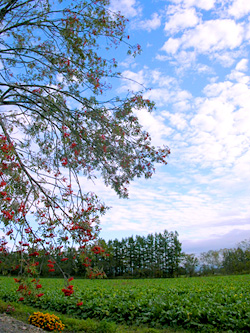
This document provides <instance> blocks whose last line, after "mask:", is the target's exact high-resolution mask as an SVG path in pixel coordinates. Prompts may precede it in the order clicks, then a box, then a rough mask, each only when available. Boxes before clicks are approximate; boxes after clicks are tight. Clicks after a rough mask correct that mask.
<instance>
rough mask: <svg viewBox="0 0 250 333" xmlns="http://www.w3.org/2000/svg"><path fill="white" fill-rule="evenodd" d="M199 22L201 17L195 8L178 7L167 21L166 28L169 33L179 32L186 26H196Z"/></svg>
mask: <svg viewBox="0 0 250 333" xmlns="http://www.w3.org/2000/svg"><path fill="white" fill-rule="evenodd" d="M198 23H199V18H198V16H197V13H196V11H195V9H194V8H186V9H179V8H178V10H177V11H176V12H175V13H174V14H173V15H171V16H170V18H169V20H168V22H166V24H165V28H164V30H165V31H166V32H167V33H177V32H179V31H180V30H183V29H185V28H190V27H195V26H196V25H197V24H198Z"/></svg>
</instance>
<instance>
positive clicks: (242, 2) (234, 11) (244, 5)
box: [228, 0, 250, 19]
mask: <svg viewBox="0 0 250 333" xmlns="http://www.w3.org/2000/svg"><path fill="white" fill-rule="evenodd" d="M228 13H229V14H230V15H232V16H233V17H235V18H237V19H239V18H241V17H243V16H245V15H247V14H249V13H250V1H246V0H234V1H233V3H232V5H231V6H230V7H229V9H228Z"/></svg>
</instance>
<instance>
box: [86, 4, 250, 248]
mask: <svg viewBox="0 0 250 333" xmlns="http://www.w3.org/2000/svg"><path fill="white" fill-rule="evenodd" d="M110 6H111V9H112V10H115V11H117V10H120V11H121V12H122V14H124V15H125V16H126V17H127V18H128V19H129V23H128V27H127V31H128V34H129V36H130V42H131V43H132V44H133V43H139V44H140V45H141V47H142V50H143V52H142V54H141V55H140V56H138V57H136V58H131V57H127V56H125V54H122V52H121V53H120V54H119V55H118V59H117V60H118V63H119V69H120V70H121V71H122V74H123V76H124V77H126V78H129V79H132V80H123V81H121V82H120V83H119V85H118V86H117V87H115V92H114V93H116V94H121V95H122V94H124V93H126V92H127V90H128V89H129V90H132V91H134V92H136V91H138V90H141V88H142V86H141V85H139V84H137V83H136V82H134V81H133V80H136V81H137V82H138V83H140V84H142V85H143V86H145V87H147V88H150V89H151V90H147V91H146V92H145V93H144V96H145V98H150V99H152V100H153V101H155V103H156V110H155V111H154V112H153V113H151V114H150V113H147V112H146V111H145V110H141V111H140V112H137V116H138V117H139V120H140V122H141V124H142V125H143V126H144V128H145V130H147V131H149V133H150V134H151V136H152V142H153V144H154V145H156V146H162V145H167V146H168V147H169V148H170V149H171V155H170V156H169V159H168V165H167V166H160V165H158V166H157V167H156V173H155V174H154V175H153V177H152V178H151V179H149V180H145V179H143V178H140V179H138V180H136V181H134V182H133V183H131V185H130V187H129V199H119V198H118V197H117V195H116V194H115V193H114V192H113V191H112V190H110V189H109V188H107V187H105V185H104V184H103V183H102V181H101V180H96V181H95V183H94V184H93V183H92V182H88V181H87V180H84V179H82V184H83V187H85V186H86V188H87V189H88V190H93V191H95V193H97V194H98V195H99V196H100V197H101V198H102V199H103V200H104V201H105V203H106V204H107V205H109V206H111V207H112V209H111V210H110V211H108V212H107V214H106V215H105V216H104V217H103V218H102V219H101V228H102V231H101V233H100V237H102V238H104V239H105V240H108V239H115V238H118V239H122V238H124V237H129V236H132V235H133V236H135V235H142V236H146V235H147V234H149V233H155V232H163V231H164V230H165V229H166V230H168V231H177V232H178V233H179V240H180V241H181V243H182V248H183V251H185V252H186V253H200V252H203V251H208V250H218V249H222V248H231V247H234V246H236V245H237V243H238V242H240V241H242V240H244V239H250V72H249V68H250V62H249V51H250V42H249V41H250V1H246V0H171V1H166V0H111V5H110Z"/></svg>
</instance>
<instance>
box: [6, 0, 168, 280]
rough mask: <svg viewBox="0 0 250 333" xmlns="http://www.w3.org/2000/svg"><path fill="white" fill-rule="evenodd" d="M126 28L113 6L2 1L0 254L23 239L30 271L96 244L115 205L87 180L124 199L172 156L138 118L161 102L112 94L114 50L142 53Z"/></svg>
mask: <svg viewBox="0 0 250 333" xmlns="http://www.w3.org/2000/svg"><path fill="white" fill-rule="evenodd" d="M126 22H127V20H126V19H125V18H124V17H123V16H122V15H120V14H119V13H113V12H111V11H110V10H109V1H108V0H75V1H73V2H72V4H69V2H68V1H63V0H57V1H54V2H52V1H50V0H2V1H0V61H1V63H0V77H1V79H0V106H1V114H0V167H1V170H0V191H1V192H0V205H1V217H0V219H1V224H2V231H3V232H4V233H5V237H4V238H3V239H2V240H1V246H0V250H1V252H2V253H6V252H8V248H7V238H10V239H11V240H12V241H14V240H16V241H18V242H19V243H17V245H18V246H17V247H16V250H17V251H19V252H20V256H21V258H22V253H27V254H28V257H29V259H30V261H29V266H30V265H33V264H34V262H35V258H36V257H38V256H39V253H40V251H43V252H44V253H49V252H50V251H51V250H53V249H55V248H58V249H61V251H60V253H63V249H64V247H65V246H66V247H67V246H69V245H70V246H76V244H77V246H78V248H79V249H80V250H81V251H84V248H85V244H86V242H90V241H94V240H95V239H96V237H97V235H98V230H99V217H100V216H101V215H102V214H104V213H105V212H106V210H107V207H106V206H105V205H104V204H102V203H101V202H100V200H99V199H98V198H97V196H96V195H95V194H93V193H84V191H83V189H82V188H81V183H80V180H79V176H85V177H87V178H90V179H93V178H95V177H97V176H101V177H102V178H103V180H104V182H105V184H106V185H107V186H111V187H112V188H113V189H114V190H115V192H116V193H117V194H118V195H119V196H120V197H124V198H126V197H128V190H127V187H128V184H129V183H130V181H132V180H133V179H134V178H136V177H141V176H145V177H146V178H150V177H151V176H152V174H153V172H154V170H155V169H154V163H157V162H159V163H164V164H166V157H167V156H168V154H169V153H170V151H169V149H168V148H167V147H163V148H155V147H153V146H152V145H151V142H150V140H151V139H150V135H149V134H148V133H147V132H145V131H144V130H143V129H142V127H141V125H140V124H139V122H138V119H137V117H136V116H135V114H134V112H133V111H134V110H136V109H137V110H140V109H145V108H146V109H147V110H148V111H151V110H152V109H153V107H154V104H153V103H151V102H150V101H149V100H145V99H144V98H143V94H142V93H137V94H133V93H128V95H127V96H126V97H124V98H122V97H117V96H112V97H108V96H110V95H111V94H112V90H111V86H110V82H111V80H113V79H114V78H118V79H119V78H120V77H121V74H120V73H119V72H118V70H117V62H116V60H115V59H113V58H111V59H109V54H110V53H109V50H110V49H111V47H112V46H114V47H115V48H116V47H117V46H118V45H119V44H120V43H123V44H125V45H126V46H127V49H128V53H129V54H131V56H135V55H136V54H137V53H139V52H140V46H139V45H136V46H132V45H129V43H128V41H129V36H127V35H126V32H125V27H126ZM105 55H106V56H105ZM82 255H83V256H84V254H82ZM48 260H50V259H48ZM62 260H64V261H66V260H67V258H62ZM50 269H51V270H53V268H50ZM29 270H30V268H29ZM34 271H35V270H34V269H33V268H32V272H33V274H35V273H34Z"/></svg>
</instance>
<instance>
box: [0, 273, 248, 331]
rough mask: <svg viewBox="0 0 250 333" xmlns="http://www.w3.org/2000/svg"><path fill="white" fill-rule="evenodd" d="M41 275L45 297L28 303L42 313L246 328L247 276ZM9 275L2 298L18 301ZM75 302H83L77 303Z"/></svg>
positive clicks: (2, 282)
mask: <svg viewBox="0 0 250 333" xmlns="http://www.w3.org/2000/svg"><path fill="white" fill-rule="evenodd" d="M72 282H73V283H72V284H74V289H75V293H74V294H73V296H70V297H65V296H64V294H63V293H62V291H61V289H62V288H63V287H64V281H63V280H62V279H42V280H41V283H42V285H43V290H42V292H43V293H44V296H42V297H41V298H39V299H37V300H29V301H26V304H27V305H32V306H35V307H37V308H39V309H40V310H41V311H56V312H59V313H62V314H67V315H70V316H72V317H77V318H81V319H87V318H92V319H98V320H105V321H112V322H115V323H117V324H126V325H137V326H139V325H148V326H150V327H155V328H164V327H165V328H166V327H169V326H170V327H173V328H183V329H187V330H194V331H196V332H197V331H206V332H209V331H211V332H212V331H219V332H222V331H230V330H231V331H234V332H239V331H240V332H249V331H250V275H241V276H216V277H199V278H179V279H145V280H83V279H82V280H80V279H79V280H77V279H76V280H74V281H72ZM16 289H17V286H16V284H15V283H14V281H13V279H12V278H9V277H8V278H7V277H0V298H1V299H2V300H4V301H17V300H18V294H17V293H16V291H15V290H16ZM78 302H83V304H82V305H81V306H77V303H78Z"/></svg>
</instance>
